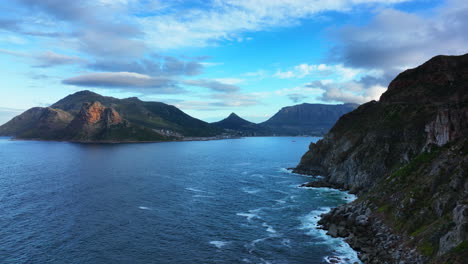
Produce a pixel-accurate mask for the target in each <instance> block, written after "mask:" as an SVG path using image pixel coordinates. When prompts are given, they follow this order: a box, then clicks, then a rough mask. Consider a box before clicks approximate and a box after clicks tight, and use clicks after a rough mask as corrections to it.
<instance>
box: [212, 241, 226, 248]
mask: <svg viewBox="0 0 468 264" xmlns="http://www.w3.org/2000/svg"><path fill="white" fill-rule="evenodd" d="M210 244H211V245H213V246H215V247H217V248H222V247H224V246H226V245H227V244H229V241H221V240H214V241H210Z"/></svg>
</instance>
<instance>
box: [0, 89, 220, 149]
mask: <svg viewBox="0 0 468 264" xmlns="http://www.w3.org/2000/svg"><path fill="white" fill-rule="evenodd" d="M223 132H224V131H223V129H221V128H218V127H215V126H212V125H210V124H208V123H206V122H204V121H201V120H199V119H196V118H193V117H191V116H189V115H187V114H185V113H184V112H182V111H181V110H179V109H178V108H177V107H175V106H172V105H167V104H164V103H159V102H144V101H141V100H139V99H138V98H136V97H132V98H126V99H117V98H113V97H106V96H102V95H99V94H97V93H93V92H90V91H81V92H77V93H74V94H72V95H69V96H67V97H65V98H63V99H62V100H60V101H58V102H56V103H55V104H53V105H51V106H50V107H34V108H31V109H29V110H27V111H26V112H24V113H22V114H20V115H19V116H17V117H15V118H13V119H12V120H11V121H9V122H7V123H6V124H4V125H2V126H0V135H2V136H13V137H16V138H22V139H45V140H70V141H116V142H127V141H161V140H173V139H177V138H184V137H212V136H216V135H219V134H221V133H223Z"/></svg>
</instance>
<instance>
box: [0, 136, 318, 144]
mask: <svg viewBox="0 0 468 264" xmlns="http://www.w3.org/2000/svg"><path fill="white" fill-rule="evenodd" d="M1 137H5V138H9V140H11V141H44V142H68V143H78V144H133V143H166V142H186V141H213V140H224V139H241V138H251V137H252V138H256V137H319V136H309V135H300V136H215V137H185V138H180V139H174V140H154V141H138V140H122V141H117V140H94V141H87V140H59V139H40V138H15V137H12V136H1Z"/></svg>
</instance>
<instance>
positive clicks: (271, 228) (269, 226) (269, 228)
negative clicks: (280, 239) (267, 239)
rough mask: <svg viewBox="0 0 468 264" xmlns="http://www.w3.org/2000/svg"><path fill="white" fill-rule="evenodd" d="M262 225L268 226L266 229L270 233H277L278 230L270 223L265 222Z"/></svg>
mask: <svg viewBox="0 0 468 264" xmlns="http://www.w3.org/2000/svg"><path fill="white" fill-rule="evenodd" d="M262 226H264V227H266V228H267V229H266V231H267V232H269V233H272V234H275V233H276V230H275V229H274V228H273V227H272V226H271V225H269V224H267V223H265V222H264V223H263V224H262Z"/></svg>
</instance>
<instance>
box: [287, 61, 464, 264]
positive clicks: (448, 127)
mask: <svg viewBox="0 0 468 264" xmlns="http://www.w3.org/2000/svg"><path fill="white" fill-rule="evenodd" d="M467 91H468V54H465V55H461V56H436V57H434V58H432V59H430V60H429V61H427V62H426V63H424V64H422V65H421V66H419V67H417V68H414V69H410V70H406V71H404V72H402V73H401V74H399V75H398V76H397V77H396V78H395V79H394V80H393V81H392V82H391V83H390V85H389V87H388V90H387V91H386V92H385V93H384V94H383V95H382V96H381V98H380V100H379V101H378V102H376V101H372V102H369V103H366V104H364V105H361V106H360V107H358V108H357V109H356V110H354V111H352V112H350V113H348V114H346V115H344V116H342V117H341V118H340V119H339V120H338V122H337V123H336V124H335V126H334V127H333V128H332V129H331V130H330V132H329V133H327V134H326V135H325V136H324V138H323V139H322V140H320V141H318V142H317V143H315V144H314V143H312V144H311V145H310V147H309V151H308V152H307V153H306V154H305V155H304V156H303V157H302V159H301V161H300V163H299V165H298V166H297V167H296V168H295V170H294V171H295V172H296V173H302V174H309V175H321V176H324V178H325V180H324V182H311V183H310V184H309V185H308V186H311V187H314V186H317V187H318V186H324V185H329V186H333V187H338V188H343V189H347V190H351V191H352V192H355V193H358V194H359V196H360V198H359V199H358V200H357V201H355V202H353V203H351V204H349V205H345V206H342V207H339V208H337V209H334V210H332V211H331V212H330V213H329V214H327V215H324V216H323V219H322V221H321V224H322V225H323V226H324V228H326V229H328V230H329V233H330V234H331V235H333V236H340V237H346V238H347V241H348V242H349V243H350V245H351V246H352V247H354V248H356V249H358V250H359V251H360V254H361V259H362V260H363V261H364V262H365V263H431V262H432V263H445V262H447V263H466V262H464V261H466V260H467V259H468V253H467V248H468V242H467V241H468V157H467V155H468V144H467V136H466V135H468V93H467Z"/></svg>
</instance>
